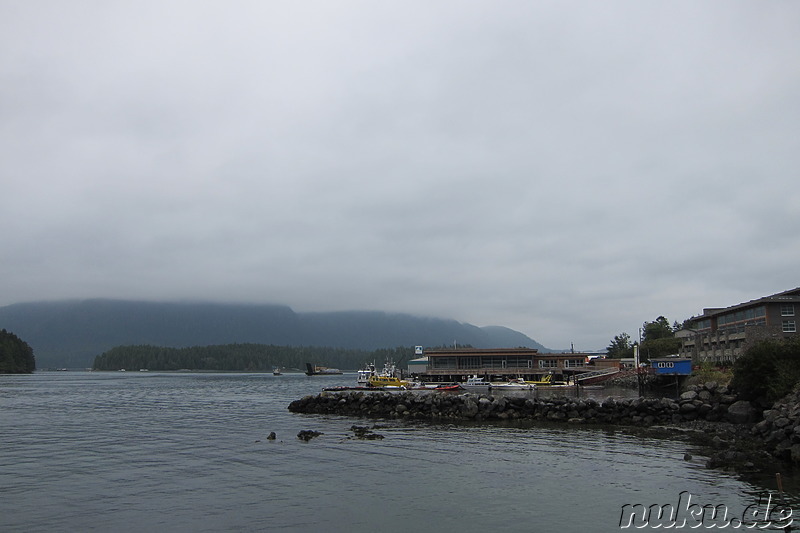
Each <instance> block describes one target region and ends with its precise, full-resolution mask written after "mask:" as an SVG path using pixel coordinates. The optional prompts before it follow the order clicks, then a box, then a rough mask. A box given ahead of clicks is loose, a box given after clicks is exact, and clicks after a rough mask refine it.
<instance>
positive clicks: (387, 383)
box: [367, 376, 413, 389]
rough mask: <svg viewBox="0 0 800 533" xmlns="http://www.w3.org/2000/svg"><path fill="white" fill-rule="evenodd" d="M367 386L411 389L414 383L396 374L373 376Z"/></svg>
mask: <svg viewBox="0 0 800 533" xmlns="http://www.w3.org/2000/svg"><path fill="white" fill-rule="evenodd" d="M367 386H369V387H379V388H382V389H410V388H412V387H413V384H412V383H411V382H410V381H406V380H404V379H400V378H398V377H395V376H371V377H370V378H369V382H368V384H367Z"/></svg>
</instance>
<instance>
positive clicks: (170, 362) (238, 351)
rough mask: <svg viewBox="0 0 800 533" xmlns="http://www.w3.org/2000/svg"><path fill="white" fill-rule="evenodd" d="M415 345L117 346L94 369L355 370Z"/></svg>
mask: <svg viewBox="0 0 800 533" xmlns="http://www.w3.org/2000/svg"><path fill="white" fill-rule="evenodd" d="M413 353H414V348H413V347H408V348H404V347H398V348H393V349H381V350H374V351H367V350H347V349H343V348H330V347H314V346H300V347H296V346H275V345H265V344H227V345H216V346H194V347H191V348H168V347H163V346H117V347H115V348H112V349H111V350H109V351H107V352H105V353H103V354H102V355H98V356H97V357H96V358H95V360H94V364H93V365H92V368H93V369H94V370H121V369H125V370H138V369H147V370H216V371H220V370H222V371H226V370H227V371H247V372H271V371H272V370H273V369H274V368H275V367H282V368H296V369H302V370H304V369H305V367H306V363H311V364H313V365H321V366H330V367H336V368H341V369H344V370H356V369H358V368H361V367H362V366H363V365H364V364H365V363H368V362H370V363H371V362H374V363H376V364H378V365H381V364H382V363H383V362H384V361H386V360H390V361H394V362H396V363H399V362H401V361H402V362H407V361H408V359H409V358H411V357H413Z"/></svg>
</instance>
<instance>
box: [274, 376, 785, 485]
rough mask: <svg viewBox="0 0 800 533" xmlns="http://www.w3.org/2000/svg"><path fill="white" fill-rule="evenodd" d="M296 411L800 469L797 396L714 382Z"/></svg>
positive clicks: (386, 400)
mask: <svg viewBox="0 0 800 533" xmlns="http://www.w3.org/2000/svg"><path fill="white" fill-rule="evenodd" d="M289 410H290V411H292V412H295V413H313V414H337V415H344V416H353V417H359V418H361V417H365V418H389V419H408V420H430V421H520V422H524V421H547V422H563V423H568V424H598V425H615V426H622V427H628V428H631V427H633V428H637V427H638V428H643V429H650V430H652V431H656V432H660V433H662V434H665V436H681V437H688V438H689V440H691V441H692V442H694V443H695V444H697V445H700V446H702V447H704V448H705V449H707V453H706V454H707V455H709V456H710V457H711V459H710V460H709V466H710V467H732V468H744V469H757V468H758V465H760V464H764V462H765V461H770V460H773V459H779V460H782V461H790V462H793V463H800V394H798V395H794V396H793V397H787V398H786V399H785V401H784V402H782V403H780V402H779V403H778V404H776V405H775V406H773V408H772V409H770V410H767V411H763V412H762V411H761V410H759V409H758V408H756V407H755V406H754V405H752V404H751V403H750V402H747V401H744V400H739V399H738V398H737V397H736V396H735V395H733V394H732V393H731V391H730V390H729V389H728V388H727V387H725V386H719V385H718V384H717V383H715V382H708V383H705V384H702V385H699V386H698V385H693V386H690V387H689V388H688V390H687V391H686V392H684V393H683V394H681V395H680V397H679V398H677V399H671V398H625V399H615V398H607V399H605V400H596V399H593V398H566V397H544V398H540V397H533V398H532V397H527V396H500V395H497V396H494V395H491V394H474V393H463V394H457V395H454V394H442V393H428V394H417V393H414V392H365V391H342V392H323V393H321V394H318V395H316V396H306V397H304V398H301V399H299V400H295V401H293V402H292V403H291V404H290V405H289Z"/></svg>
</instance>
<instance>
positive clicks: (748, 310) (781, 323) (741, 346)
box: [678, 288, 800, 363]
mask: <svg viewBox="0 0 800 533" xmlns="http://www.w3.org/2000/svg"><path fill="white" fill-rule="evenodd" d="M797 314H800V288H797V289H792V290H789V291H785V292H779V293H778V294H773V295H772V296H764V297H763V298H759V299H757V300H751V301H749V302H745V303H741V304H738V305H734V306H731V307H725V308H713V309H703V314H702V315H700V316H696V317H693V318H691V319H689V326H688V329H685V330H682V331H680V332H679V333H678V336H679V337H681V338H682V339H683V346H682V348H681V353H680V355H682V356H683V357H691V358H692V360H693V361H694V362H695V363H700V362H703V361H710V362H714V363H726V362H732V361H734V360H735V359H736V358H737V357H739V356H740V355H741V354H742V353H744V351H745V350H746V349H747V348H748V346H750V345H751V344H753V343H754V342H757V341H760V340H763V339H768V338H782V337H789V336H791V335H797V318H796V317H797Z"/></svg>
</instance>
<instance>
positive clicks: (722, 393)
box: [289, 382, 755, 426]
mask: <svg viewBox="0 0 800 533" xmlns="http://www.w3.org/2000/svg"><path fill="white" fill-rule="evenodd" d="M745 403H746V402H745ZM289 410H290V411H292V412H296V413H316V414H339V415H345V416H356V417H375V418H408V419H427V420H475V421H480V420H547V421H554V422H568V423H597V424H622V425H640V426H652V425H664V424H678V423H681V422H689V421H694V420H705V421H709V422H716V421H732V422H736V421H740V420H742V419H749V418H750V417H754V416H755V415H753V414H752V413H751V410H752V408H751V407H750V405H749V403H746V405H744V404H742V403H741V402H737V400H736V397H735V396H733V395H732V394H730V392H729V390H728V389H727V387H720V386H718V385H717V384H716V383H713V382H711V383H706V384H704V385H702V386H693V387H691V388H690V389H689V390H688V391H687V392H685V393H683V394H682V395H681V396H680V398H678V399H676V400H673V399H670V398H625V399H615V398H607V399H605V400H596V399H594V398H566V397H528V396H500V395H497V396H494V395H491V394H474V393H464V394H458V395H453V394H441V393H427V394H419V393H414V392H399V393H396V392H365V391H341V392H323V393H321V394H318V395H316V396H306V397H304V398H301V399H299V400H295V401H294V402H292V403H291V404H290V405H289Z"/></svg>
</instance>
